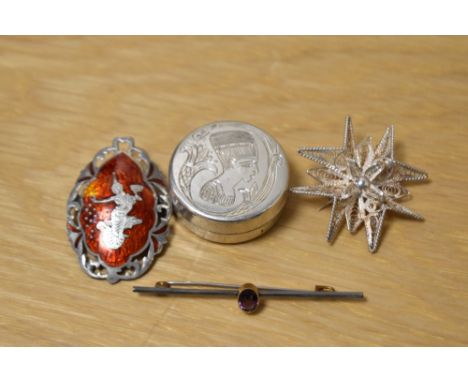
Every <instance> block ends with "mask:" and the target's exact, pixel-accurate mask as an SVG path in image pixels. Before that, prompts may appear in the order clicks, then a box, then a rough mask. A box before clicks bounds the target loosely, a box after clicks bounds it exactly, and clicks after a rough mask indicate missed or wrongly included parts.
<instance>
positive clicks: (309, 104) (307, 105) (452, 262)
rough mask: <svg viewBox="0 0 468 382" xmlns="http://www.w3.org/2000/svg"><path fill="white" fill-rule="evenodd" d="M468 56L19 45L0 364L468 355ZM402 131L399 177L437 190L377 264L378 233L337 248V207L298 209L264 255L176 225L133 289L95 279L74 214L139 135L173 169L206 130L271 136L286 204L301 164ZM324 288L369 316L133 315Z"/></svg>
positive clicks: (11, 111)
mask: <svg viewBox="0 0 468 382" xmlns="http://www.w3.org/2000/svg"><path fill="white" fill-rule="evenodd" d="M467 62H468V39H467V38H457V37H411V38H409V37H353V38H351V37H160V38H150V37H147V38H141V37H140V38H139V37H132V38H125V37H112V38H111V37H109V38H102V37H92V38H91V37H88V38H79V37H53V38H52V37H49V38H40V37H22V38H13V37H4V38H1V39H0V137H1V139H2V148H1V151H0V164H1V166H0V171H1V172H0V208H1V211H2V213H1V222H0V244H1V259H0V261H1V266H0V279H1V282H0V283H1V288H0V345H26V346H29V345H215V346H217V345H279V346H283V345H285V346H286V345H288V346H289V345H437V346H438V345H465V346H466V345H468V320H467V317H468V235H467V234H468V231H467V224H466V211H467V208H468V179H467V177H466V174H467V170H466V163H468V150H467V143H468V127H467V121H468V108H467V105H468V64H467ZM347 113H349V114H351V115H352V117H353V121H354V125H355V129H356V134H357V136H358V138H363V137H365V136H366V135H371V136H373V137H374V139H375V140H377V139H380V136H381V134H382V133H383V131H384V128H385V127H386V126H387V125H389V124H392V123H393V124H395V125H396V155H397V158H399V159H401V160H403V161H406V162H408V163H409V164H412V165H414V166H416V167H420V168H423V169H425V170H427V171H428V172H429V175H430V178H431V180H430V182H428V183H426V184H422V185H410V186H409V189H410V191H411V193H412V195H413V198H412V199H411V200H409V201H407V202H406V204H405V205H407V206H408V207H410V208H413V209H415V210H416V211H418V212H420V213H421V214H423V215H424V216H425V217H426V221H425V222H423V223H421V222H415V221H411V220H408V219H403V218H400V217H390V218H389V219H388V220H387V222H386V225H385V233H384V237H383V242H382V245H381V247H380V250H379V251H378V252H377V254H375V255H371V254H370V253H369V252H368V251H367V247H366V241H365V235H364V232H363V231H362V230H361V231H359V232H358V233H357V234H356V235H351V234H349V233H348V232H347V231H346V230H343V231H342V232H341V234H340V235H339V236H338V239H337V240H336V242H335V244H334V245H329V244H327V242H326V241H325V237H324V236H325V231H326V226H327V224H328V218H329V210H324V211H319V207H320V206H321V205H322V204H323V201H322V200H308V199H306V198H301V197H294V196H291V197H290V199H289V201H288V204H287V206H286V208H285V211H284V213H283V215H282V218H281V220H280V221H279V222H278V224H276V225H275V227H274V228H273V229H272V230H271V231H270V232H268V234H266V235H264V236H263V237H261V238H258V239H256V240H253V241H251V242H248V243H244V244H239V245H220V244H214V243H210V242H207V241H204V240H202V239H199V238H197V237H196V236H194V235H193V234H191V233H190V232H188V231H186V230H185V229H184V228H183V227H182V226H181V225H180V224H178V223H177V222H176V221H175V219H173V221H172V223H171V225H172V230H173V235H172V237H171V239H170V245H169V247H168V248H167V250H166V251H165V253H164V255H163V256H162V257H160V258H159V259H158V261H157V262H156V264H155V266H154V267H153V268H152V270H151V271H150V272H149V273H148V274H147V275H146V276H145V277H143V278H142V279H140V280H138V282H121V283H119V284H117V285H108V284H107V283H106V282H99V281H95V280H92V279H90V278H88V277H87V276H86V275H85V274H84V273H83V272H82V271H81V270H80V269H79V266H78V263H77V260H76V258H75V255H74V253H73V252H72V250H71V248H70V247H69V245H68V242H67V237H66V233H65V204H66V199H67V197H68V193H69V191H70V190H71V188H72V186H73V184H74V182H75V180H76V177H77V176H78V174H79V171H80V170H81V168H82V167H83V166H84V165H85V164H86V163H87V162H88V161H89V160H90V159H91V158H92V156H93V155H94V154H95V152H96V151H97V150H99V149H100V148H101V147H104V146H107V145H109V144H110V143H111V140H112V138H113V137H115V136H119V135H131V136H133V137H134V138H135V139H136V143H137V145H139V146H142V147H143V148H144V149H146V150H147V151H148V152H149V154H150V155H151V157H152V158H153V159H154V160H155V161H156V162H157V163H158V164H159V166H160V167H161V168H162V169H164V171H165V172H166V173H167V171H166V169H167V166H168V163H169V159H170V156H171V153H172V150H173V149H174V148H175V146H176V144H177V143H178V142H179V140H180V139H181V138H182V137H183V136H185V134H187V133H188V132H189V131H191V130H192V129H194V128H196V127H198V126H200V125H202V124H205V123H207V122H211V121H214V120H222V119H224V120H225V119H233V120H243V121H248V122H250V123H252V124H254V125H257V126H259V127H261V128H263V129H265V130H266V131H268V132H269V133H270V134H272V135H273V136H274V137H276V139H277V140H278V141H279V142H280V143H281V144H282V146H283V148H284V150H285V152H286V154H287V156H288V159H289V161H290V169H291V185H301V184H307V183H310V182H312V180H311V179H309V178H308V177H307V175H306V173H305V170H306V169H307V168H308V167H311V165H312V163H311V162H308V161H307V160H305V159H303V158H301V157H299V156H298V155H297V154H296V149H297V147H298V146H301V145H305V144H308V145H323V146H327V145H330V146H332V145H338V144H340V143H341V141H342V131H343V119H344V116H345V114H347ZM164 279H182V280H188V279H193V280H211V281H226V282H245V281H251V282H254V283H257V284H259V285H272V286H284V287H299V288H307V287H313V286H314V285H315V284H316V283H317V284H329V285H334V286H335V287H337V288H339V289H343V290H363V291H364V292H365V293H366V295H367V298H368V299H367V301H366V302H354V303H353V302H316V301H315V302H314V301H295V300H284V301H279V300H270V301H268V302H267V304H266V306H265V307H264V309H263V310H262V311H261V312H260V314H257V315H254V316H247V315H245V314H243V313H242V312H240V311H239V310H238V309H237V307H236V304H235V302H234V301H233V300H229V299H221V300H219V299H202V298H199V299H195V298H193V299H192V298H170V297H168V298H164V299H156V298H153V297H144V296H137V295H135V294H133V293H131V286H132V285H134V284H139V285H151V284H152V283H153V282H155V281H156V280H164Z"/></svg>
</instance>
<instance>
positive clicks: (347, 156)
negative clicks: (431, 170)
mask: <svg viewBox="0 0 468 382" xmlns="http://www.w3.org/2000/svg"><path fill="white" fill-rule="evenodd" d="M298 152H299V154H300V155H302V156H303V157H305V158H307V159H310V160H313V161H314V162H317V163H318V164H319V165H320V166H321V167H318V168H311V169H309V170H308V171H307V173H308V174H309V175H310V176H312V177H313V178H315V179H316V180H318V181H319V182H320V184H317V185H313V186H303V187H293V188H291V191H292V192H293V193H297V194H304V195H311V196H322V197H326V198H330V204H331V205H332V211H331V217H330V222H329V225H328V232H327V240H328V241H329V242H332V241H333V240H334V239H335V237H336V235H337V233H338V231H339V230H340V228H341V227H342V225H343V223H344V221H345V220H346V225H347V228H348V231H350V232H351V233H354V232H356V231H357V230H358V228H359V227H360V226H361V225H362V223H364V226H365V229H366V235H367V242H368V246H369V251H371V252H375V251H376V250H377V248H378V245H379V242H380V237H381V234H382V225H383V222H384V218H385V214H386V212H387V211H394V212H396V213H399V214H402V215H405V216H408V217H411V218H414V219H418V220H423V217H422V216H421V215H419V214H418V213H416V212H414V211H412V210H410V209H409V208H408V207H405V206H403V205H401V204H400V203H399V201H400V200H401V199H403V198H405V197H407V196H408V195H409V192H408V191H407V190H406V188H404V187H403V186H402V185H401V183H402V182H408V181H423V180H425V179H427V173H426V172H424V171H422V170H419V169H416V168H414V167H412V166H409V165H407V164H405V163H402V162H399V161H397V160H395V159H394V158H393V126H390V127H388V128H387V129H386V130H385V133H384V135H383V137H382V139H381V140H380V142H379V144H378V145H377V146H376V147H375V149H374V148H373V146H372V143H371V138H370V137H368V138H366V139H364V140H363V141H362V142H361V143H359V144H358V145H355V143H354V134H353V126H352V123H351V118H350V117H349V116H347V117H346V119H345V132H344V142H343V147H339V148H335V147H302V148H300V149H299V150H298Z"/></svg>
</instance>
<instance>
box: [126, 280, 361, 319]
mask: <svg viewBox="0 0 468 382" xmlns="http://www.w3.org/2000/svg"><path fill="white" fill-rule="evenodd" d="M133 292H135V293H151V294H154V295H155V296H158V297H159V296H165V295H191V296H213V297H217V296H218V297H219V296H232V297H236V298H237V303H238V306H239V308H240V309H241V310H242V311H244V312H246V313H254V312H255V311H256V310H257V309H258V308H259V306H260V304H261V298H266V297H290V298H310V299H333V300H334V299H346V300H363V299H364V293H363V292H343V291H336V290H335V288H333V287H331V286H326V285H316V286H315V289H314V290H304V289H284V288H270V287H256V286H255V285H254V284H251V283H246V284H241V285H238V284H223V283H213V282H193V281H158V282H157V283H156V284H155V286H154V287H146V286H134V287H133Z"/></svg>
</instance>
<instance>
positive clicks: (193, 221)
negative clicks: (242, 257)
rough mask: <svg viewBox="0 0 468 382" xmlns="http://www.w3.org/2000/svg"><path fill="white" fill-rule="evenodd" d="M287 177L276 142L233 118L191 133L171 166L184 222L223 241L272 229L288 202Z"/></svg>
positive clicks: (177, 207)
mask: <svg viewBox="0 0 468 382" xmlns="http://www.w3.org/2000/svg"><path fill="white" fill-rule="evenodd" d="M288 176H289V175H288V162H287V160H286V157H285V155H284V152H283V150H282V149H281V147H280V145H279V144H278V142H276V141H275V140H274V139H273V138H272V137H271V136H270V135H268V134H267V133H265V132H264V131H263V130H260V129H259V128H257V127H255V126H252V125H249V124H247V123H243V122H232V121H223V122H213V123H210V124H208V125H205V126H202V127H200V128H198V129H196V130H195V131H193V132H192V133H190V134H189V135H188V136H187V137H185V138H184V139H183V140H182V142H180V144H179V145H178V146H177V148H176V149H175V151H174V154H173V155H172V159H171V164H170V168H169V181H170V186H171V193H172V196H173V202H174V207H175V210H176V212H177V215H178V216H179V218H180V220H181V221H182V223H183V224H184V225H185V226H186V227H188V228H189V229H190V230H191V231H193V232H195V233H196V234H197V235H199V236H201V237H203V238H205V239H208V240H211V241H216V242H221V243H238V242H242V241H246V240H250V239H253V238H254V237H257V236H259V235H261V234H262V233H263V232H265V231H266V230H268V229H269V228H270V227H271V226H272V225H273V223H274V222H275V221H276V219H277V218H278V216H279V213H280V211H281V209H282V208H283V206H284V204H285V202H286V197H287V189H288Z"/></svg>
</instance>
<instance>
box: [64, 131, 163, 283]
mask: <svg viewBox="0 0 468 382" xmlns="http://www.w3.org/2000/svg"><path fill="white" fill-rule="evenodd" d="M171 212H172V210H171V202H170V199H169V195H168V192H167V190H166V188H165V187H164V183H163V178H162V174H161V172H160V171H159V169H158V168H157V166H156V165H155V164H154V163H153V162H151V160H150V159H149V157H148V155H147V154H146V153H145V152H144V151H143V150H141V149H139V148H136V147H135V146H134V142H133V139H132V138H115V139H114V141H113V144H112V146H111V147H108V148H105V149H103V150H101V151H99V152H98V153H97V154H96V156H95V157H94V159H93V160H92V161H91V162H90V163H89V164H88V165H87V166H86V167H85V168H84V169H83V171H82V172H81V174H80V176H79V177H78V180H77V181H76V184H75V187H74V188H73V190H72V192H71V194H70V197H69V199H68V204H67V214H68V222H67V231H68V238H69V240H70V244H71V245H72V247H73V249H74V251H75V252H76V254H77V255H78V259H79V262H80V265H81V267H82V268H83V270H84V271H85V272H86V273H87V274H88V275H89V276H91V277H93V278H97V279H106V280H107V281H109V282H110V283H115V282H117V281H119V280H133V279H136V278H138V277H140V276H141V275H142V274H144V273H145V272H146V271H147V270H148V269H149V268H150V266H151V264H152V263H153V261H154V258H155V256H156V255H158V254H159V253H160V252H161V251H162V249H163V246H164V244H165V243H166V241H167V235H168V234H169V229H168V222H169V219H170V216H171Z"/></svg>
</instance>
